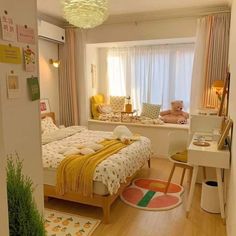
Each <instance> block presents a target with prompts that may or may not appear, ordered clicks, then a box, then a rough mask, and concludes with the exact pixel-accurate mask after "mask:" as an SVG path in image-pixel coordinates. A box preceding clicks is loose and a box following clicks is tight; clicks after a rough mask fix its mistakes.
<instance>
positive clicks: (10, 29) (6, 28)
mask: <svg viewBox="0 0 236 236" xmlns="http://www.w3.org/2000/svg"><path fill="white" fill-rule="evenodd" d="M1 24H2V39H3V40H7V41H11V42H15V41H16V27H15V24H14V22H13V19H12V17H10V16H9V15H8V12H7V11H6V10H5V11H4V15H3V16H1Z"/></svg>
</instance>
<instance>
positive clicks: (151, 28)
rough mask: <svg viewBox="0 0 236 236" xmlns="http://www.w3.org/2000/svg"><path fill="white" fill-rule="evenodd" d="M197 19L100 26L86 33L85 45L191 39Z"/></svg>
mask: <svg viewBox="0 0 236 236" xmlns="http://www.w3.org/2000/svg"><path fill="white" fill-rule="evenodd" d="M196 25H197V17H183V18H171V19H159V20H156V21H143V22H138V23H122V24H110V25H102V26H99V27H97V28H94V29H92V30H89V31H88V32H87V40H86V42H87V43H104V42H122V41H135V40H150V39H169V38H185V37H193V36H195V34H196Z"/></svg>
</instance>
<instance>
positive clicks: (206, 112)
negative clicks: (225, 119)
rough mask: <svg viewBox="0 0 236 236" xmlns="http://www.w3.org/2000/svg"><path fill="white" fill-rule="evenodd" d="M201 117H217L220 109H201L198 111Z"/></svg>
mask: <svg viewBox="0 0 236 236" xmlns="http://www.w3.org/2000/svg"><path fill="white" fill-rule="evenodd" d="M198 114H199V115H209V116H216V115H217V114H218V109H215V108H201V109H198Z"/></svg>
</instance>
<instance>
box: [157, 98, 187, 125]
mask: <svg viewBox="0 0 236 236" xmlns="http://www.w3.org/2000/svg"><path fill="white" fill-rule="evenodd" d="M171 108H172V109H171V110H167V111H162V112H160V116H161V119H162V120H163V121H164V122H165V123H173V124H186V123H187V119H188V118H189V114H188V113H187V112H184V111H182V110H183V101H181V100H176V101H172V102H171Z"/></svg>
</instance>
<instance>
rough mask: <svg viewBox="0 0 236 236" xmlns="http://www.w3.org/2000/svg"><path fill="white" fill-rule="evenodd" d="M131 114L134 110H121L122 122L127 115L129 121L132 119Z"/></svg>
mask: <svg viewBox="0 0 236 236" xmlns="http://www.w3.org/2000/svg"><path fill="white" fill-rule="evenodd" d="M133 115H134V112H133V111H131V112H127V111H122V112H121V122H124V117H127V116H128V117H129V119H130V122H131V121H132V119H133Z"/></svg>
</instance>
